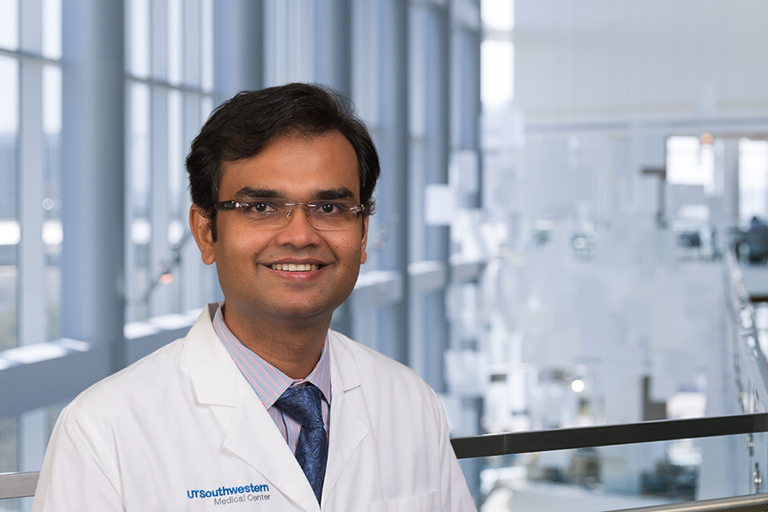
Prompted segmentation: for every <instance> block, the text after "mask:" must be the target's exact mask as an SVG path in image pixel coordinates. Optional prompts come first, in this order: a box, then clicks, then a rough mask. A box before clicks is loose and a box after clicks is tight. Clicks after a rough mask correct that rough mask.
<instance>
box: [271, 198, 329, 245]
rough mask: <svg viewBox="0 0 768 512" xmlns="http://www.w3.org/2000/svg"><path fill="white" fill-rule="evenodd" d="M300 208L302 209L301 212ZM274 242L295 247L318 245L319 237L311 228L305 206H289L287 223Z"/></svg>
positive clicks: (299, 204)
mask: <svg viewBox="0 0 768 512" xmlns="http://www.w3.org/2000/svg"><path fill="white" fill-rule="evenodd" d="M301 207H303V208H304V209H303V210H302V209H301ZM276 241H277V243H279V244H281V245H293V246H295V247H304V246H309V245H317V244H318V243H319V241H320V235H318V234H317V231H316V230H315V228H313V227H312V224H311V222H310V220H309V212H308V211H307V205H305V204H302V203H298V204H294V205H293V206H291V208H290V210H288V223H287V224H286V226H285V227H284V228H282V229H281V230H280V232H279V233H278V235H277V237H276Z"/></svg>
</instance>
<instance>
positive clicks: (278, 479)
mask: <svg viewBox="0 0 768 512" xmlns="http://www.w3.org/2000/svg"><path fill="white" fill-rule="evenodd" d="M246 385H247V383H246ZM247 391H249V392H250V394H251V395H253V396H251V397H250V398H252V399H253V400H255V401H256V402H258V403H255V404H250V405H249V406H245V407H237V408H236V409H235V411H234V414H233V416H232V422H231V423H230V426H229V430H228V431H227V435H226V437H225V438H224V448H225V449H226V450H229V451H230V452H232V453H233V454H235V455H237V456H238V457H240V458H241V459H242V460H244V461H245V462H247V463H248V464H249V465H251V466H253V468H254V469H256V470H257V471H258V472H259V473H261V474H262V475H264V476H265V477H266V478H267V480H269V482H270V483H271V484H273V485H274V486H275V487H276V488H277V489H278V490H279V491H280V492H281V493H282V494H283V495H285V496H286V497H287V498H288V499H290V500H291V501H294V502H296V503H297V504H298V505H299V506H300V507H301V508H302V509H303V510H306V511H308V512H309V511H311V512H319V510H320V506H319V505H318V503H317V498H315V494H314V492H312V486H310V485H309V481H308V480H307V477H306V476H305V475H304V472H303V471H302V470H301V466H299V463H298V462H297V461H296V458H295V457H294V455H293V452H292V451H291V449H290V448H289V447H288V445H287V444H286V442H285V439H283V436H282V435H280V431H279V430H278V429H277V426H276V425H275V422H274V421H272V418H271V417H270V416H269V414H268V413H267V410H266V409H265V408H264V406H263V405H262V404H261V402H260V401H259V399H258V397H257V396H256V394H255V393H254V392H253V390H252V389H250V388H248V390H247Z"/></svg>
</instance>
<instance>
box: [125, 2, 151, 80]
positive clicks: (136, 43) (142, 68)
mask: <svg viewBox="0 0 768 512" xmlns="http://www.w3.org/2000/svg"><path fill="white" fill-rule="evenodd" d="M129 21H130V28H129V30H130V48H129V55H130V72H131V74H133V75H134V76H137V77H148V76H149V45H150V40H149V0H131V2H130V20H129Z"/></svg>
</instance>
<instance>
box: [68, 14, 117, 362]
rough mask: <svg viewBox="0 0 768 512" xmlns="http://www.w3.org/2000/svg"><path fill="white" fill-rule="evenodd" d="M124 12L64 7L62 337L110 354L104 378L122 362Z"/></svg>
mask: <svg viewBox="0 0 768 512" xmlns="http://www.w3.org/2000/svg"><path fill="white" fill-rule="evenodd" d="M123 9H124V6H123V2H122V1H118V0H111V1H104V0H64V5H63V8H62V13H63V58H62V63H63V118H62V122H63V129H62V142H63V144H62V170H63V172H62V197H64V198H65V202H64V203H63V204H62V219H63V227H64V241H63V247H62V300H61V303H62V315H61V318H62V325H61V332H62V335H63V336H66V337H70V338H74V339H78V340H83V341H87V342H90V343H94V344H98V345H103V346H105V347H109V349H110V356H111V360H110V361H108V362H106V361H105V362H106V363H107V365H106V366H105V369H104V370H105V372H108V371H110V370H111V371H115V370H118V369H120V368H122V367H123V366H124V356H125V350H124V349H125V346H124V344H125V340H124V337H123V323H124V321H123V319H124V310H125V298H124V293H123V291H124V282H123V280H124V268H123V257H124V256H123V247H124V229H125V222H124V206H123V205H124V157H123V155H124V149H123V148H124V144H125V138H124V122H125V121H124V108H125V107H124V95H125V76H124V72H125V71H124V70H125V67H124V42H123V41H124V37H123ZM94 374H95V375H98V374H99V372H94Z"/></svg>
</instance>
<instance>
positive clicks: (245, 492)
mask: <svg viewBox="0 0 768 512" xmlns="http://www.w3.org/2000/svg"><path fill="white" fill-rule="evenodd" d="M187 498H189V499H191V500H193V499H201V498H202V499H212V500H213V503H214V505H229V504H230V503H245V502H246V501H266V500H268V499H269V498H270V494H269V486H268V485H267V484H258V485H257V484H248V485H241V486H237V487H227V486H221V487H219V488H218V489H214V490H212V491H209V490H205V489H190V490H188V491H187Z"/></svg>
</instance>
